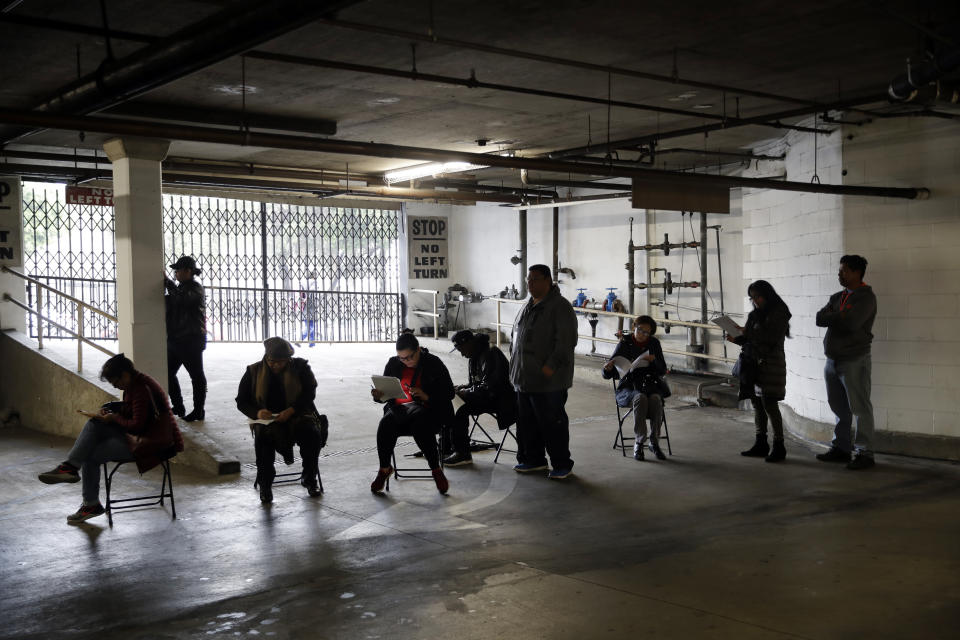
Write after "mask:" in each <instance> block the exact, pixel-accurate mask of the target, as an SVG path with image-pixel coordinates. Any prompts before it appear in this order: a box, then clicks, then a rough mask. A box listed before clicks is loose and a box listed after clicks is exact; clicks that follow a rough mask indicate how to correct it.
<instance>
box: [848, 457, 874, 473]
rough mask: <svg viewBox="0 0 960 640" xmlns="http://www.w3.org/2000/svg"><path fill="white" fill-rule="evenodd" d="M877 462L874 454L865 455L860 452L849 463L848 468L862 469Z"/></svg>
mask: <svg viewBox="0 0 960 640" xmlns="http://www.w3.org/2000/svg"><path fill="white" fill-rule="evenodd" d="M876 464H877V463H876V462H874V461H873V456H868V455H864V454H862V453H858V454H857V456H856V457H855V458H854V459H853V460H851V461H850V462H848V463H847V469H851V470H853V471H860V470H861V469H869V468H870V467H873V466H875V465H876Z"/></svg>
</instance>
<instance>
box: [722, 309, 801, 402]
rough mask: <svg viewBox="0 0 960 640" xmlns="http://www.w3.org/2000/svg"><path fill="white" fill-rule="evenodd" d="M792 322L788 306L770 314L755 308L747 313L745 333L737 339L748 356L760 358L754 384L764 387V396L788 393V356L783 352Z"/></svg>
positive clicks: (770, 397)
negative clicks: (784, 342) (759, 311)
mask: <svg viewBox="0 0 960 640" xmlns="http://www.w3.org/2000/svg"><path fill="white" fill-rule="evenodd" d="M789 322H790V311H789V310H788V309H787V308H786V307H785V306H784V307H779V308H775V309H771V310H770V312H769V313H767V314H761V313H758V311H757V310H756V309H755V310H754V311H751V312H750V315H749V316H747V324H746V326H745V327H744V333H743V335H740V336H737V337H736V338H734V339H733V341H734V343H736V344H738V345H740V346H741V347H743V349H744V354H745V355H746V356H747V357H752V358H753V359H754V360H755V361H756V365H757V367H756V379H754V380H753V383H754V385H755V386H756V387H759V388H760V395H761V396H763V397H764V398H767V399H768V400H783V399H784V398H785V397H786V395H787V357H786V355H785V354H784V352H783V341H784V340H785V339H786V337H787V330H788V327H789ZM750 391H751V392H753V390H752V389H751V390H750ZM741 395H743V394H741ZM745 397H750V396H749V395H747V396H745Z"/></svg>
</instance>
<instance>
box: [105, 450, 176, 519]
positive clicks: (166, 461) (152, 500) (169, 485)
mask: <svg viewBox="0 0 960 640" xmlns="http://www.w3.org/2000/svg"><path fill="white" fill-rule="evenodd" d="M176 455H177V450H176V449H175V448H174V447H171V448H170V449H168V450H167V451H164V452H163V453H162V454H161V458H163V459H162V461H161V462H160V468H161V469H163V481H162V482H161V484H160V493H159V494H157V495H153V496H137V497H134V498H121V499H119V500H117V499H115V498H111V497H110V490H111V488H112V487H113V474H115V473H116V472H117V469H119V468H120V465H124V464H127V463H128V462H133V460H124V461H123V462H115V461H113V460H111V461H108V462H104V463H103V478H104V484H105V485H106V489H107V501H106V504H105V505H104V507H105V509H106V511H107V522H108V523H109V524H110V526H111V527H112V526H113V511H114V509H117V510H119V509H134V508H136V507H149V506H152V505H155V504H159V505H161V506H163V500H164V498H170V511H171V514H170V518H171V520H176V518H177V505H176V504H175V503H174V501H173V476H172V475H171V473H170V460H171V459H172V458H173V457H174V456H176ZM111 462H113V463H114V465H113V469H112V470H111V471H109V472H108V471H107V465H108V464H110V463H111ZM121 502H127V503H131V504H119V503H121ZM115 505H116V506H115Z"/></svg>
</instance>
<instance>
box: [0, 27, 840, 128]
mask: <svg viewBox="0 0 960 640" xmlns="http://www.w3.org/2000/svg"><path fill="white" fill-rule="evenodd" d="M0 22H10V23H13V24H19V25H22V26H27V27H34V28H41V29H52V30H57V31H65V32H68V33H83V34H87V35H93V36H100V37H107V36H109V37H111V38H113V39H114V40H129V41H132V42H144V43H153V42H157V41H159V40H161V38H159V37H157V36H152V35H148V34H144V33H134V32H131V31H120V30H114V29H110V30H109V31H107V30H106V29H102V28H100V27H95V26H89V25H80V24H75V23H70V22H65V21H62V20H50V19H46V18H36V17H32V16H19V15H9V14H7V15H0ZM315 22H318V23H321V24H326V25H329V26H333V27H340V28H345V29H352V30H356V31H365V32H368V33H379V34H381V35H389V36H394V37H398V38H402V39H404V40H407V41H419V42H429V43H431V44H439V45H444V46H448V47H454V48H459V49H471V50H474V51H482V52H484V53H492V54H496V55H501V56H505V57H509V58H520V59H526V60H533V61H536V62H543V63H546V64H555V65H559V66H566V67H573V68H577V69H586V70H589V71H597V72H599V73H603V74H607V73H610V74H613V75H617V76H625V77H630V78H639V79H641V80H652V81H654V82H663V83H666V84H672V85H680V86H687V87H697V88H699V89H710V90H712V91H725V92H727V93H729V94H731V95H740V96H752V97H755V98H763V99H765V100H774V101H777V102H788V103H793V104H801V105H806V106H808V107H811V108H812V109H813V110H816V111H819V110H822V109H823V108H824V105H822V104H821V103H819V102H817V101H814V100H807V99H805V98H795V97H792V96H785V95H782V94H776V93H769V92H766V91H756V90H753V89H745V88H743V87H733V86H730V85H723V84H717V83H714V82H704V81H701V80H694V79H692V78H684V77H681V76H673V75H670V76H665V75H660V74H656V73H648V72H645V71H638V70H636V69H625V68H623V67H615V66H610V65H602V64H594V63H592V62H584V61H582V60H573V59H570V58H560V57H556V56H547V55H541V54H537V53H529V52H526V51H519V50H517V49H506V48H503V47H494V46H491V45H486V44H480V43H476V42H467V41H465V40H456V39H453V38H443V37H440V36H437V35H436V34H433V33H431V34H422V33H417V32H413V31H403V30H400V29H393V28H390V27H379V26H377V25H371V24H362V23H359V22H349V21H345V20H335V19H331V18H320V19H317V20H315ZM251 53H252V52H251ZM257 53H259V52H257Z"/></svg>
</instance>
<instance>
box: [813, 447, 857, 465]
mask: <svg viewBox="0 0 960 640" xmlns="http://www.w3.org/2000/svg"><path fill="white" fill-rule="evenodd" d="M817 460H819V461H820V462H850V454H849V453H844V452H843V451H841V450H840V449H837V448H836V447H830V450H829V451H827V452H826V453H818V454H817Z"/></svg>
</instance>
